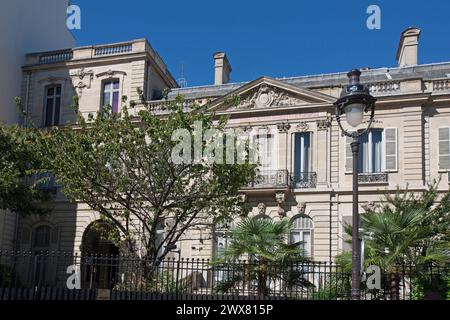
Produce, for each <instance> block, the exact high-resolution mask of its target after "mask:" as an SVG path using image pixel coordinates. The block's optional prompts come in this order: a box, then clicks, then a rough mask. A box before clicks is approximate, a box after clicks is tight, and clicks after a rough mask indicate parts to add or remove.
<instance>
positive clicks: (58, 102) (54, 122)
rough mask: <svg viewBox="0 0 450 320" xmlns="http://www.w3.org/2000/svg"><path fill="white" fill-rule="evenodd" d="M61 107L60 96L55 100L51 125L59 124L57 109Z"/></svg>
mask: <svg viewBox="0 0 450 320" xmlns="http://www.w3.org/2000/svg"><path fill="white" fill-rule="evenodd" d="M60 108H61V98H56V100H55V117H54V118H53V125H55V126H57V125H59V111H60Z"/></svg>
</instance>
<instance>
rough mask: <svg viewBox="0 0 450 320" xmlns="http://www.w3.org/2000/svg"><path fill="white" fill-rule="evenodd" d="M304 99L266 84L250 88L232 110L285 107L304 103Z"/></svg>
mask: <svg viewBox="0 0 450 320" xmlns="http://www.w3.org/2000/svg"><path fill="white" fill-rule="evenodd" d="M304 103H305V101H304V100H302V99H299V98H297V97H295V96H294V95H292V94H290V93H288V92H286V91H284V90H282V89H280V88H277V87H273V86H269V85H266V84H263V85H261V86H260V87H258V88H254V89H252V90H251V91H250V92H248V93H246V94H245V95H243V96H241V97H240V98H239V99H238V100H237V101H236V103H235V104H234V106H233V108H232V109H234V110H245V109H253V108H270V107H285V106H295V105H299V104H304Z"/></svg>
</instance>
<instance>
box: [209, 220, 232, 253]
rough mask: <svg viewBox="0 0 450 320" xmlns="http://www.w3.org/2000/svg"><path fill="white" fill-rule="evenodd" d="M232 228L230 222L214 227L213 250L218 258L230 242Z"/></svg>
mask: <svg viewBox="0 0 450 320" xmlns="http://www.w3.org/2000/svg"><path fill="white" fill-rule="evenodd" d="M233 228H234V223H233V222H232V221H224V222H221V223H218V224H217V225H216V226H215V227H214V236H213V250H214V254H215V255H216V256H218V257H220V256H221V255H222V254H223V252H224V251H225V249H226V248H227V247H228V245H229V244H230V242H231V230H233Z"/></svg>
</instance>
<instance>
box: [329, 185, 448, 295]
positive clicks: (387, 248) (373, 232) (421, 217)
mask: <svg viewBox="0 0 450 320" xmlns="http://www.w3.org/2000/svg"><path fill="white" fill-rule="evenodd" d="M438 183H439V182H438V181H434V182H433V183H432V184H430V185H429V186H428V188H427V190H425V191H424V192H421V193H418V192H413V191H410V190H408V189H406V190H403V191H402V190H397V192H396V193H395V194H394V195H390V194H387V195H386V196H385V197H384V199H383V201H382V203H383V204H381V205H377V206H373V207H365V212H364V213H363V214H362V215H361V222H362V228H363V237H364V245H365V247H364V254H365V256H364V262H365V267H368V266H369V265H377V266H379V267H380V268H381V270H382V272H383V277H384V280H385V282H386V285H387V286H388V287H389V288H388V289H389V292H391V298H392V299H397V298H398V294H399V292H398V289H396V288H397V287H398V286H399V283H398V281H399V278H398V277H396V274H397V272H398V270H399V267H400V268H401V266H405V265H406V266H407V267H409V266H413V267H414V268H415V270H419V271H417V272H413V273H412V274H411V275H406V276H411V277H412V278H411V281H412V288H413V290H412V294H413V297H414V298H416V299H418V298H423V297H424V295H425V292H427V290H428V289H430V290H431V288H432V287H433V288H434V289H435V291H436V292H441V293H442V292H443V295H445V294H446V293H447V292H448V285H447V280H446V279H447V278H448V271H447V270H446V271H445V272H444V274H443V275H442V277H443V278H437V277H433V278H432V277H430V275H429V271H427V270H428V269H427V268H428V266H429V265H431V264H438V265H445V264H448V263H449V262H450V233H449V231H450V229H449V228H450V192H446V193H445V194H442V195H439V193H438V191H437V186H438ZM345 230H346V232H347V233H348V234H349V235H351V233H352V230H351V226H348V225H347V226H345ZM336 261H337V263H339V264H340V265H341V266H342V267H343V268H344V269H345V270H347V272H350V270H351V263H352V262H351V253H350V252H345V253H342V254H340V255H338V256H337V257H336ZM420 270H422V271H420ZM389 279H394V280H389Z"/></svg>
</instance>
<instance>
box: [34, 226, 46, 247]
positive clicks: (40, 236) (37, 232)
mask: <svg viewBox="0 0 450 320" xmlns="http://www.w3.org/2000/svg"><path fill="white" fill-rule="evenodd" d="M49 249H50V227H49V226H40V227H38V228H36V229H34V235H33V251H34V252H35V253H40V252H46V251H49Z"/></svg>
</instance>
